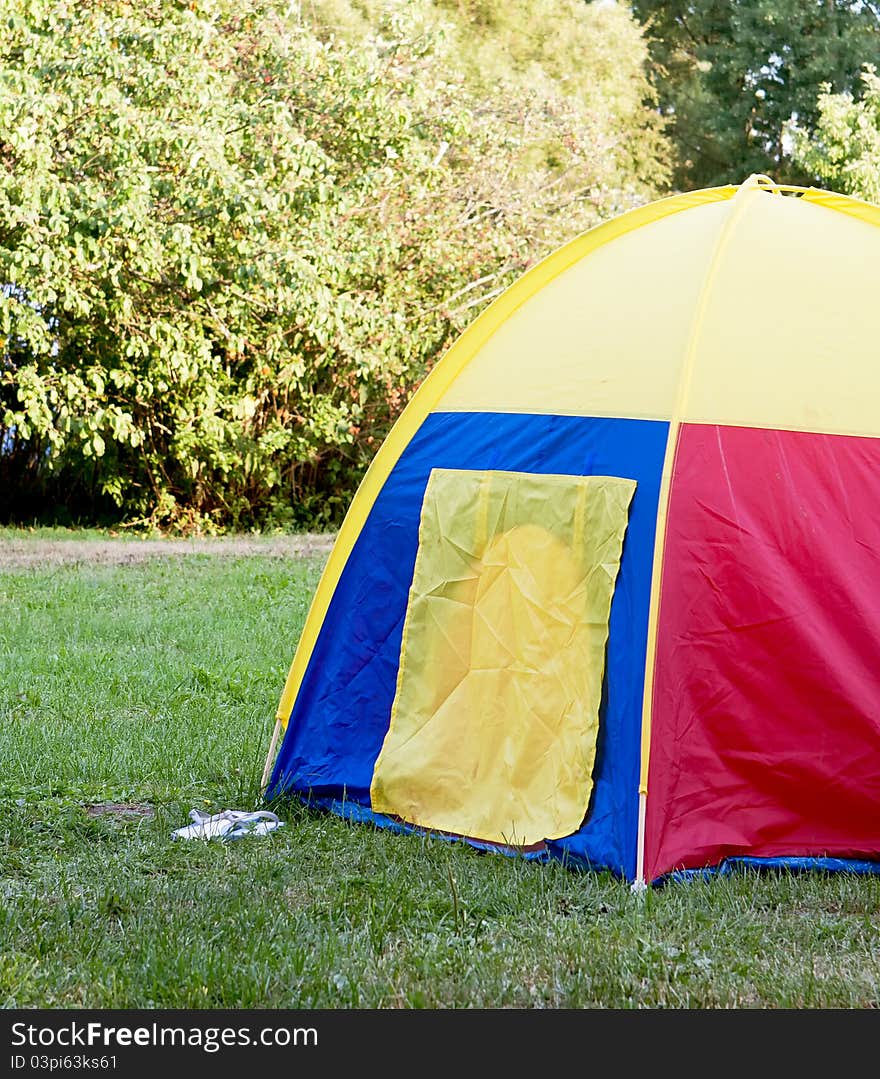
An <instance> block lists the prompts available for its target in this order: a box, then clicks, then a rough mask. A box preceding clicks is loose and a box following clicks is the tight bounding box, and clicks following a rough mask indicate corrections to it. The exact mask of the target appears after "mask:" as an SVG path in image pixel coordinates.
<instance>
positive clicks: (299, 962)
mask: <svg viewBox="0 0 880 1079" xmlns="http://www.w3.org/2000/svg"><path fill="white" fill-rule="evenodd" d="M319 568H320V567H319V565H317V564H316V563H315V562H306V561H298V560H293V559H282V558H270V557H264V556H262V555H261V556H254V557H250V558H247V559H242V558H234V557H217V556H213V557H207V556H201V555H189V556H186V557H183V558H177V559H161V560H154V561H150V562H145V563H140V564H135V565H126V566H110V565H97V564H93V565H89V564H84V563H81V562H80V563H78V564H76V565H67V566H65V565H61V566H54V567H52V568H51V569H45V570H38V571H37V570H21V569H20V570H15V571H10V572H6V573H3V574H0V603H2V612H3V616H2V619H0V759H2V761H3V769H2V776H0V841H2V853H0V1005H2V1006H6V1007H30V1006H44V1007H96V1008H111V1007H135V1008H152V1007H202V1008H204V1007H233V1006H235V1007H292V1008H321V1007H331V1008H332V1007H342V1008H351V1007H447V1006H449V1007H489V1008H494V1007H501V1006H514V1007H519V1006H521V1007H585V1006H600V1007H626V1008H628V1007H659V1006H663V1007H672V1008H681V1007H692V1008H694V1007H696V1008H714V1007H751V1006H754V1007H767V1006H769V1007H785V1008H804V1007H811V1008H812V1007H844V1008H853V1007H865V1006H878V1005H880V919H878V912H880V880H878V879H876V878H858V877H852V876H848V875H839V876H823V875H820V874H804V875H791V874H787V873H766V874H763V875H756V874H753V873H746V872H743V873H737V874H735V875H732V876H730V877H727V878H719V879H714V880H711V881H708V882H694V883H689V884H673V885H669V886H667V887H665V888H662V889H658V890H654V891H652V892H649V893H648V894H647V895H645V896H642V897H639V896H635V895H633V894H632V893H631V892H630V891H629V889H628V888H627V887H626V885H623V884H621V883H620V882H618V881H615V880H613V879H612V878H610V877H609V876H608V875H604V874H601V875H600V874H590V873H582V872H573V871H570V870H567V869H565V868H564V867H561V866H559V865H551V866H536V865H533V864H531V863H527V862H524V861H520V860H514V859H508V858H503V857H500V856H491V855H484V854H480V853H478V852H476V851H474V850H472V849H470V848H468V847H465V846H462V845H457V844H449V843H446V842H444V841H442V840H438V839H432V838H423V837H418V836H397V835H391V834H389V833H385V832H380V831H378V830H375V829H372V828H369V827H364V826H358V825H352V824H348V823H346V822H344V821H341V820H339V819H337V818H335V817H331V816H328V815H324V814H320V813H315V812H312V811H309V810H306V809H304V808H303V807H301V806H298V805H289V806H286V807H285V808H284V811H283V812H284V816H285V817H286V821H287V823H286V826H285V827H284V828H283V829H281V830H280V831H278V832H276V833H274V834H272V835H270V836H268V837H266V838H264V839H256V840H250V839H246V840H241V841H240V842H236V843H228V844H223V843H222V842H215V843H184V842H179V841H173V840H171V838H170V833H171V831H172V829H173V828H175V827H178V826H180V825H182V824H185V823H187V814H188V811H189V809H190V808H191V807H193V806H198V807H200V808H205V809H211V810H218V809H221V808H225V807H233V808H245V807H248V806H251V805H254V804H256V801H257V798H258V784H259V778H260V774H261V771H262V765H263V759H264V755H265V751H266V747H267V744H268V738H269V734H270V725H271V718H272V715H273V714H274V710H275V706H276V703H277V698H278V695H279V693H280V689H281V686H282V684H283V681H284V677H285V674H286V671H287V666H288V663H289V660H290V658H291V655H292V651H293V646H294V642H295V640H296V637H297V635H298V633H299V631H300V629H301V626H302V622H303V619H304V616H305V612H306V609H307V605H308V602H309V600H310V597H311V594H312V592H313V590H314V587H315V584H316V581H317V577H318V572H319ZM102 802H119V803H131V804H134V805H137V806H141V807H152V809H153V811H154V815H153V816H152V817H134V816H132V817H116V816H99V817H93V816H90V815H89V813H88V811H87V807H89V806H94V805H95V804H97V803H102Z"/></svg>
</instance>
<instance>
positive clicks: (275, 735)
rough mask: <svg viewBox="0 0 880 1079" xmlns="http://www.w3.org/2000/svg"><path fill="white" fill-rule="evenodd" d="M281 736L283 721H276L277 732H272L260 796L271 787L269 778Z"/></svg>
mask: <svg viewBox="0 0 880 1079" xmlns="http://www.w3.org/2000/svg"><path fill="white" fill-rule="evenodd" d="M280 734H281V720H280V719H276V720H275V730H273V731H272V741H271V742H270V743H269V752H268V754H267V755H266V766H265V767H264V768H263V778H262V780H261V781H260V794H262V793H263V792H264V791H265V790H266V787H268V785H269V776H270V775H271V774H272V765H273V763H274V761H275V750H276V749H277V748H278V738H279V735H280Z"/></svg>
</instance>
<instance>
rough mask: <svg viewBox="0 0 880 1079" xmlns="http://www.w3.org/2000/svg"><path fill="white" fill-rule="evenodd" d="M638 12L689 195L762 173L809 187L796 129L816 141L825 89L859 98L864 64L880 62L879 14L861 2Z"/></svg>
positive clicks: (650, 3)
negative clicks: (796, 148)
mask: <svg viewBox="0 0 880 1079" xmlns="http://www.w3.org/2000/svg"><path fill="white" fill-rule="evenodd" d="M633 10H634V11H635V13H636V15H637V16H638V18H639V19H640V20H642V22H643V23H644V24H645V25H646V27H647V33H648V34H649V36H650V37H651V39H652V43H651V54H652V58H653V61H654V65H655V67H654V81H655V84H656V86H657V89H658V93H659V96H660V101H661V105H662V107H663V110H664V112H665V113H666V114H668V115H669V117H670V118H671V121H672V123H671V128H670V132H671V134H672V136H673V138H674V140H675V142H676V145H677V149H678V154H679V164H678V169H677V175H676V182H677V183H678V184H680V185H681V186H682V187H684V188H698V187H709V186H712V185H715V184H723V183H739V182H741V181H742V180H743V179H744V178H745V177H746V176H748V175H749V174H750V173H755V172H758V173H769V174H770V175H772V176H773V178H774V179H776V180H777V181H779V182H790V183H803V182H806V183H809V182H811V181H812V180H813V179H814V177H813V175H812V174H811V167H810V166H809V165H807V164H806V162H805V160H804V158H803V157H800V158H797V159H795V158H793V157H792V155H791V152H790V147H789V145H788V143H787V140H786V138H785V135H786V130H787V127H788V125H789V124H790V123H791V122H792V121H793V120H795V121H797V123H798V124H799V125H800V127H801V129H802V130H803V131H805V132H807V133H809V132H811V131H812V130H813V127H814V125H815V124H816V122H817V119H818V115H819V114H818V110H817V103H816V97H817V94H818V92H819V88H820V86H821V85H822V84H823V83H827V84H828V85H829V87H830V88H831V92H834V93H844V92H849V93H853V94H856V95H858V94H859V93H860V92H861V86H860V80H859V74H860V71H861V69H862V65H863V63H864V62H865V60H866V59H868V58H870V57H874V56H877V55H878V53H880V9H878V6H877V5H876V4H874V3H864V2H862V0H821V2H820V0H808V2H805V0H735V2H733V3H726V2H724V3H722V2H720V0H699V2H696V3H694V2H691V0H674V2H672V3H667V2H665V0H664V2H662V3H661V2H659V0H635V3H634V4H633Z"/></svg>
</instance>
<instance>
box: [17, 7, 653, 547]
mask: <svg viewBox="0 0 880 1079" xmlns="http://www.w3.org/2000/svg"><path fill="white" fill-rule="evenodd" d="M553 2H555V0H544V6H547V5H548V4H549V5H550V6H552V3H553ZM320 6H321V5H320V4H318V5H317V7H318V9H319V18H320ZM556 6H557V7H559V8H560V10H563V9H564V14H565V16H566V18H568V19H569V20H570V21H571V20H577V19H584V18H586V19H587V20H588V21H587V23H586V24H585V26H586V29H584V28H583V27H581V33H582V35H586V36H585V37H584V40H585V41H591V42H593V45H594V47H595V54H596V55H595V58H594V63H593V68H592V69H585V70H584V72H583V73H582V75H581V76H580V78H581V81H582V82H583V85H584V86H586V85H589V86H590V87H591V91H590V95H588V96H585V95H584V94H581V95H580V96H579V95H578V94H571V95H567V94H566V93H565V92H563V91H564V86H563V84H564V83H565V79H566V78H568V76H565V75H564V73H563V75H559V73H558V72H557V73H554V72H553V71H552V70H550V69H549V68H548V67H547V65H546V64H545V65H544V66H543V67H542V60H541V57H540V56H537V57H532V58H531V60H530V61H529V64H530V66H529V75H528V78H526V76H525V75H523V74H522V72H520V73H519V74H518V73H517V72H516V71H515V70H514V66H515V65H513V61H511V65H512V66H511V72H510V75H509V77H508V78H507V80H506V81H505V79H503V78H501V77H499V78H498V79H496V80H495V85H494V86H493V87H486V86H481V85H480V84H479V82H478V80H476V79H475V77H474V74H473V70H471V72H470V74H469V71H468V65H467V62H466V57H465V51H464V50H463V48H462V47H461V42H462V41H463V40H465V38H464V37H462V35H467V34H470V33H473V32H474V31H473V28H472V27H471V26H470V24H469V22H468V20H467V19H462V18H459V19H458V21H456V20H455V19H451V21H450V20H449V19H446V21H444V18H445V16H443V15H442V12H440V10H439V8H436V7H435V6H434V5H432V4H428V3H397V4H389V5H385V6H384V7H382V8H378V7H377V8H376V9H375V10H372V9H368V8H367V7H364V8H362V9H360V10H361V11H362V13H363V12H366V14H365V15H364V14H362V16H359V17H363V18H369V20H370V21H369V25H370V33H369V34H367V35H364V34H357V35H350V36H349V37H348V38H347V37H346V36H345V35H335V34H333V33H331V32H330V31H329V24H328V23H327V22H324V23H321V22H320V21H319V22H318V23H317V24H307V23H305V22H304V21H303V20H302V19H301V18H300V17H299V16H298V15H295V14H292V13H291V8H292V5H288V4H284V3H280V2H274V0H235V2H232V0H193V2H187V3H182V2H174V3H169V2H167V0H166V2H161V0H141V2H140V3H136V4H135V3H124V2H102V0H77V2H74V0H67V2H59V0H54V2H53V0H12V2H11V3H10V4H9V5H7V10H8V11H9V12H10V14H9V15H8V17H7V18H6V19H5V21H4V22H3V23H2V25H0V85H2V93H0V282H4V283H5V284H4V286H3V288H2V292H0V338H2V341H0V346H2V350H0V514H2V515H3V516H5V517H6V518H7V519H8V518H10V517H12V518H19V519H21V518H23V517H25V516H28V515H31V514H33V515H46V514H47V513H48V514H53V515H55V516H56V518H57V517H58V514H59V511H60V510H63V511H65V512H66V513H67V514H69V515H70V516H72V517H74V518H77V519H80V520H96V519H100V518H101V516H102V515H103V516H104V517H105V518H106V517H107V516H110V517H112V518H115V519H119V520H127V521H129V522H137V521H141V522H149V523H151V524H153V525H159V526H165V527H169V526H170V527H175V528H178V529H194V530H219V529H221V528H226V527H235V528H243V527H255V526H266V525H276V526H277V525H281V526H302V525H310V526H326V525H330V524H333V523H335V522H336V521H338V519H339V518H340V516H341V513H342V512H343V510H344V508H345V505H346V504H347V501H348V499H349V497H350V494H351V492H352V490H353V488H354V486H355V485H356V483H357V482H358V480H359V477H360V475H361V474H362V472H363V470H364V468H365V467H366V465H367V463H368V462H369V460H370V458H371V456H372V454H373V452H374V450H375V448H376V446H377V444H378V443H379V442H380V441H381V439H382V437H383V435H384V434H385V432H386V431H387V429H388V427H389V425H390V424H391V422H393V420H394V418H395V417H396V415H397V413H398V412H399V410H400V408H401V407H402V405H403V403H404V402H405V400H406V399H407V397H408V396H409V395H410V393H411V392H412V391H413V389H414V388H415V387H416V386H417V385H418V383H419V382H420V381H421V380H422V379H423V378H424V376H425V374H426V372H427V371H428V370H429V369H430V366H431V364H432V363H433V362H434V360H435V359H436V357H437V356H438V354H439V353H440V352H441V351H442V350H443V349H444V347H445V346H446V345H447V344H448V343H449V342H450V339H451V338H452V337H453V336H455V335H457V334H458V333H459V332H460V330H461V329H463V327H464V326H465V325H466V324H467V322H468V321H469V320H470V319H471V318H472V317H473V316H474V315H475V314H476V313H477V312H478V311H479V310H480V308H481V307H482V306H483V305H484V304H485V303H486V301H487V300H488V299H490V298H491V297H492V296H494V295H495V294H497V293H498V292H499V291H501V289H502V288H503V287H504V286H505V285H507V284H508V283H509V282H510V281H511V280H512V279H513V278H514V277H515V276H517V275H518V274H519V273H521V272H522V270H523V269H524V268H525V267H526V266H527V265H528V264H529V263H530V262H531V261H532V260H533V259H534V258H535V257H536V256H538V255H541V254H543V253H545V252H546V250H548V249H549V248H550V247H552V246H555V245H556V244H558V243H559V242H560V241H561V240H562V239H565V238H569V237H570V236H572V235H574V234H575V233H576V232H578V231H581V230H582V229H583V228H585V227H587V226H588V225H590V224H593V223H594V222H595V221H597V220H598V219H599V218H600V217H602V216H607V215H608V214H610V213H613V212H616V211H619V210H621V209H624V208H626V206H628V205H631V204H633V203H634V202H638V201H645V200H646V199H647V198H649V197H651V196H652V194H653V193H654V191H655V187H656V184H657V183H659V182H662V180H663V179H664V177H665V168H666V165H665V157H664V153H665V143H664V141H663V137H662V133H661V131H660V128H659V122H658V119H657V117H656V115H655V114H654V113H653V112H652V111H651V109H650V108H648V107H646V106H645V105H644V104H643V103H642V95H643V94H644V93H646V92H647V91H646V83H645V82H644V76H643V74H642V67H641V65H642V63H643V61H644V50H643V46H642V44H641V38H640V36H639V34H638V32H637V30H636V29H635V27H634V24H633V23H632V21H631V20H630V19H629V17H628V16H627V15H625V14H624V13H623V12H622V11H620V10H619V9H612V10H611V11H610V12H606V13H605V14H604V15H596V14H595V13H592V14H588V15H585V14H584V12H588V11H590V9H588V8H584V7H583V5H577V6H575V5H573V4H572V3H571V2H563V0H558V2H557V4H556ZM578 9H579V10H578ZM347 10H348V13H349V15H351V16H352V17H354V15H355V14H357V12H355V10H354V9H353V8H348V9H347ZM487 33H488V31H487ZM603 35H604V37H603ZM487 40H488V39H487ZM602 41H605V42H606V44H607V45H608V48H610V49H612V51H613V52H614V55H615V58H616V59H614V61H613V62H612V60H611V59H610V58H609V56H608V55H607V52H608V49H606V50H605V53H604V54H603V52H602V48H601V47H600V45H601V42H602ZM597 42H598V43H599V44H597ZM494 55H495V56H496V59H497V58H498V57H500V56H502V55H503V49H499V48H497V47H496V50H495V54H494ZM600 61H601V63H600ZM597 65H598V67H597ZM602 65H604V66H602ZM587 67H588V65H587ZM600 68H601V70H599V69H600ZM603 72H604V74H603ZM602 78H605V79H606V80H607V81H608V85H609V94H608V99H607V101H604V100H603V96H602V92H601V86H602V82H601V80H602ZM517 80H518V81H517ZM554 80H556V81H555V82H554ZM530 85H531V86H533V89H532V90H531V91H530V90H529V89H528V87H529V86H530ZM554 87H555V89H554ZM624 89H625V92H624ZM551 90H553V92H552V93H551V92H550V91H551ZM603 109H604V110H605V112H604V114H603V112H602V110H603ZM600 116H601V122H600V120H599V119H597V117H600ZM615 120H617V121H619V123H618V125H617V127H615ZM636 145H638V146H639V147H641V149H640V150H639V151H638V152H635V151H634V150H633V147H634V146H636Z"/></svg>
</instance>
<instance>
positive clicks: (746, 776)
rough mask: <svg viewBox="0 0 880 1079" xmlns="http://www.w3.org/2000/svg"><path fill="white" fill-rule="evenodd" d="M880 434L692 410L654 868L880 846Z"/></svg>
mask: <svg viewBox="0 0 880 1079" xmlns="http://www.w3.org/2000/svg"><path fill="white" fill-rule="evenodd" d="M878 504H880V439H873V438H858V437H848V436H842V435H822V434H818V435H814V434H806V433H803V432H791V431H767V430H755V429H752V428H738V427H719V426H702V425H685V426H684V427H683V428H682V431H681V436H680V439H679V444H678V452H677V454H676V467H675V474H674V477H673V485H672V493H671V498H670V507H669V525H668V530H667V539H666V551H665V558H664V573H663V590H662V597H661V604H660V620H659V626H658V642H659V644H658V654H657V667H656V678H655V685H654V707H653V723H652V735H651V767H650V773H649V780H648V790H649V792H650V797H649V799H648V822H647V855H646V858H647V868H648V873H649V876H651V877H652V878H653V877H659V876H662V875H663V874H664V873H666V872H668V871H669V870H671V869H673V868H694V867H697V866H701V865H704V864H707V863H714V862H717V861H720V860H722V859H723V858H728V857H732V856H735V855H750V856H753V857H777V856H781V855H790V856H805V857H806V856H812V857H816V856H838V857H859V856H861V855H864V854H865V853H867V852H870V851H880V712H878V707H877V702H878V701H880V665H878V663H877V642H878V641H880V588H878V587H877V585H878V584H880V514H877V513H875V512H873V511H872V510H871V507H872V506H876V505H878Z"/></svg>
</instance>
